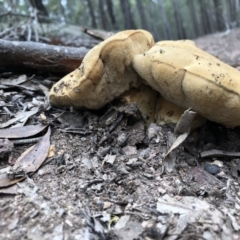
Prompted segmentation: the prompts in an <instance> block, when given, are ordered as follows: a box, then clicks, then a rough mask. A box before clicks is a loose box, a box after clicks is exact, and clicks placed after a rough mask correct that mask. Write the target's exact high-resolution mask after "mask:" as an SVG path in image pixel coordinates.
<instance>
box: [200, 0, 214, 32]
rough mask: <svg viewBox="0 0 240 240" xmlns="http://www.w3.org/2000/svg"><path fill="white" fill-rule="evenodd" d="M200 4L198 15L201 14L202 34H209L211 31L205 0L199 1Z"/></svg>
mask: <svg viewBox="0 0 240 240" xmlns="http://www.w3.org/2000/svg"><path fill="white" fill-rule="evenodd" d="M199 4H200V16H201V23H202V29H203V34H209V33H210V32H211V28H210V21H209V17H208V14H207V11H206V8H207V6H206V2H205V0H201V1H199Z"/></svg>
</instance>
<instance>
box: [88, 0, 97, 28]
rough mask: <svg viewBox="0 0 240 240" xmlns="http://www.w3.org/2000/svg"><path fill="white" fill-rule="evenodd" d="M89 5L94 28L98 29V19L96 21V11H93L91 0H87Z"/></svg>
mask: <svg viewBox="0 0 240 240" xmlns="http://www.w3.org/2000/svg"><path fill="white" fill-rule="evenodd" d="M87 4H88V9H89V13H90V16H91V19H92V26H91V27H92V28H97V23H96V19H95V15H94V9H93V5H92V1H91V0H87Z"/></svg>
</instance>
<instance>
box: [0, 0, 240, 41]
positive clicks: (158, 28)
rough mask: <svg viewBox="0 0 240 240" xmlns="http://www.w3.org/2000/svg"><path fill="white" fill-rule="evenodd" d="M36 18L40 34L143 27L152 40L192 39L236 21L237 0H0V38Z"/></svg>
mask: <svg viewBox="0 0 240 240" xmlns="http://www.w3.org/2000/svg"><path fill="white" fill-rule="evenodd" d="M29 22H31V27H29V24H28V23H29ZM34 24H35V25H36V26H37V27H38V29H39V28H40V29H41V31H42V33H43V34H42V35H41V36H46V35H48V36H49V35H57V34H59V33H61V29H64V30H65V31H66V30H69V31H70V29H72V31H74V32H76V31H78V30H76V29H79V33H80V27H88V28H93V29H101V30H105V31H112V32H116V31H120V30H124V29H137V28H143V29H146V30H148V31H150V32H151V33H152V34H153V35H154V37H155V40H163V39H187V38H188V39H193V38H197V37H198V36H202V35H206V34H209V33H214V32H219V31H228V30H230V29H231V28H235V27H239V24H240V0H0V27H1V32H0V38H4V37H5V36H7V34H6V31H7V29H10V28H12V29H13V28H15V29H18V33H15V34H19V32H20V31H22V32H23V33H24V31H25V32H26V31H27V34H28V35H29V32H30V30H29V29H30V28H31V32H34V31H36V28H34V27H33V28H32V25H34ZM60 26H61V27H60ZM71 26H75V28H71ZM54 27H55V28H54ZM76 27H77V28H76ZM6 28H7V29H6ZM15 32H16V31H15ZM11 34H12V31H11ZM44 34H45V35H44ZM8 37H9V35H8ZM28 39H29V38H28ZM35 40H39V39H35Z"/></svg>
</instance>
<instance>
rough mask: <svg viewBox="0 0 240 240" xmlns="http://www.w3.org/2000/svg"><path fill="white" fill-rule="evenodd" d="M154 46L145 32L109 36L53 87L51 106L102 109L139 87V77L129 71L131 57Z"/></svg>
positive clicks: (131, 31)
mask: <svg viewBox="0 0 240 240" xmlns="http://www.w3.org/2000/svg"><path fill="white" fill-rule="evenodd" d="M153 45H154V40H153V37H152V35H151V34H150V33H149V32H147V31H145V30H127V31H122V32H119V33H117V34H115V35H113V36H111V37H110V38H108V39H107V40H105V41H103V42H101V43H100V44H98V45H97V46H95V47H94V48H92V49H91V50H90V51H89V52H88V53H87V55H86V56H85V57H84V59H83V62H82V64H81V66H80V67H79V68H77V69H76V70H75V71H73V72H72V73H70V74H68V75H67V76H65V77H64V78H62V79H61V80H60V81H59V82H57V83H56V84H55V85H54V86H53V87H52V89H51V91H50V97H49V98H50V102H51V104H52V105H54V106H58V107H61V106H73V107H75V108H81V107H86V108H90V109H99V108H101V107H102V106H104V105H105V104H106V103H108V102H110V101H111V100H113V99H114V98H116V97H118V96H120V95H121V94H122V93H124V92H126V91H128V90H129V89H131V88H132V87H136V86H138V85H139V80H138V78H139V76H138V75H137V74H136V72H135V71H134V69H133V68H132V59H133V56H135V55H136V54H139V53H143V52H145V51H147V50H149V49H150V48H151V47H152V46H153Z"/></svg>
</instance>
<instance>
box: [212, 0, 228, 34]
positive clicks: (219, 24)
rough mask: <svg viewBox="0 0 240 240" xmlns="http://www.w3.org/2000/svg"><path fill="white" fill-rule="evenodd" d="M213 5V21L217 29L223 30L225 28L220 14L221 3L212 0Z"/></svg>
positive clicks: (217, 0) (218, 0)
mask: <svg viewBox="0 0 240 240" xmlns="http://www.w3.org/2000/svg"><path fill="white" fill-rule="evenodd" d="M213 3H214V7H215V21H216V25H217V30H218V31H224V30H225V29H226V25H225V21H224V19H223V14H222V3H221V1H220V0H213Z"/></svg>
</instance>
